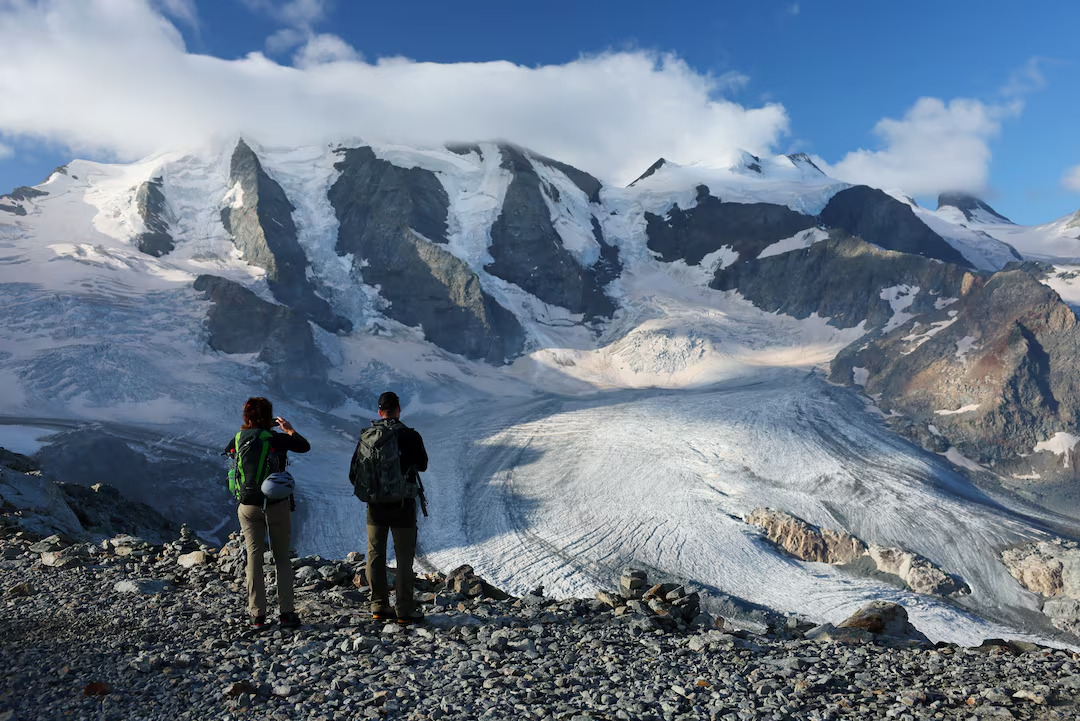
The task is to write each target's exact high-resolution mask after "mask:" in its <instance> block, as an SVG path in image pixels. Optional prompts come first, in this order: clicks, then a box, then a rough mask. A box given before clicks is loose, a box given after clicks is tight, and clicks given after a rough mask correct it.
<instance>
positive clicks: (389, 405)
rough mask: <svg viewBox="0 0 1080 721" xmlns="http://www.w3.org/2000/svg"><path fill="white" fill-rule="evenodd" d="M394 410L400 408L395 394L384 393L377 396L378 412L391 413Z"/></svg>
mask: <svg viewBox="0 0 1080 721" xmlns="http://www.w3.org/2000/svg"><path fill="white" fill-rule="evenodd" d="M395 408H401V400H400V399H398V397H397V393H394V392H393V391H386V392H385V393H383V394H382V395H381V396H379V410H380V411H392V410H394V409H395Z"/></svg>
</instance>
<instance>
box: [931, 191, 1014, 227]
mask: <svg viewBox="0 0 1080 721" xmlns="http://www.w3.org/2000/svg"><path fill="white" fill-rule="evenodd" d="M945 206H952V207H953V208H956V209H957V210H959V211H960V212H961V213H963V214H964V217H965V218H967V219H968V220H971V219H972V218H974V217H975V211H979V210H981V211H982V212H983V213H985V214H987V215H989V216H991V217H993V218H997V219H998V220H1000V221H1001V222H1003V223H1012V221H1011V220H1009V219H1008V218H1006V217H1005V216H1004V215H1002V214H1001V213H999V212H997V211H996V210H994V209H993V208H991V207H990V206H989V205H987V204H986V203H984V202H983V201H981V200H979V199H978V198H976V197H975V196H974V195H968V194H967V193H942V194H941V195H939V196H938V201H937V207H938V210H941V209H942V208H944V207H945Z"/></svg>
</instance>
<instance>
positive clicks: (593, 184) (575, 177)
mask: <svg viewBox="0 0 1080 721" xmlns="http://www.w3.org/2000/svg"><path fill="white" fill-rule="evenodd" d="M529 157H531V158H532V159H533V160H534V161H536V162H537V163H542V164H544V165H546V166H548V167H549V168H554V169H555V170H558V171H559V172H560V173H562V174H563V175H565V176H566V177H568V178H570V180H571V181H572V182H573V183H574V185H576V186H577V187H578V188H580V189H581V192H583V193H585V197H587V198H588V199H589V202H590V203H599V202H600V190H601V189H602V188H603V187H604V184H603V183H601V182H600V181H599V180H597V179H596V178H594V177H593V176H591V175H589V174H588V173H586V172H585V171H584V170H578V169H577V168H575V167H574V166H573V165H567V164H566V163H562V162H559V161H558V160H553V159H551V158H548V157H545V156H543V155H537V154H536V153H532V152H530V153H529Z"/></svg>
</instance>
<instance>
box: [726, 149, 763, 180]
mask: <svg viewBox="0 0 1080 721" xmlns="http://www.w3.org/2000/svg"><path fill="white" fill-rule="evenodd" d="M731 169H732V170H735V171H745V172H750V173H757V174H758V175H762V174H763V173H762V172H761V158H759V157H758V156H756V155H754V154H753V153H749V152H747V151H745V150H740V151H739V153H738V155H737V156H736V160H735V162H734V163H733V164H732V166H731Z"/></svg>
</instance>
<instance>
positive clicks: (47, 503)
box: [0, 468, 83, 537]
mask: <svg viewBox="0 0 1080 721" xmlns="http://www.w3.org/2000/svg"><path fill="white" fill-rule="evenodd" d="M0 499H2V501H0V502H2V504H3V508H4V510H5V511H14V510H17V509H27V510H28V511H31V512H30V513H25V514H23V515H22V516H21V517H20V519H19V525H20V526H21V527H22V528H24V529H25V530H28V531H31V532H33V533H37V534H39V535H42V536H49V535H52V534H54V533H60V534H63V535H65V536H72V537H78V536H79V534H80V533H81V532H82V530H83V529H82V525H81V524H80V523H79V518H78V516H76V515H75V513H74V512H73V511H72V510H71V507H70V506H69V505H68V503H67V496H66V495H64V492H63V490H62V489H61V488H60V487H59V486H58V485H57V484H55V483H52V482H51V481H48V480H46V479H44V478H42V477H41V476H40V475H27V474H25V473H19V472H17V471H13V470H11V469H9V468H0ZM5 515H6V513H5Z"/></svg>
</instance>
